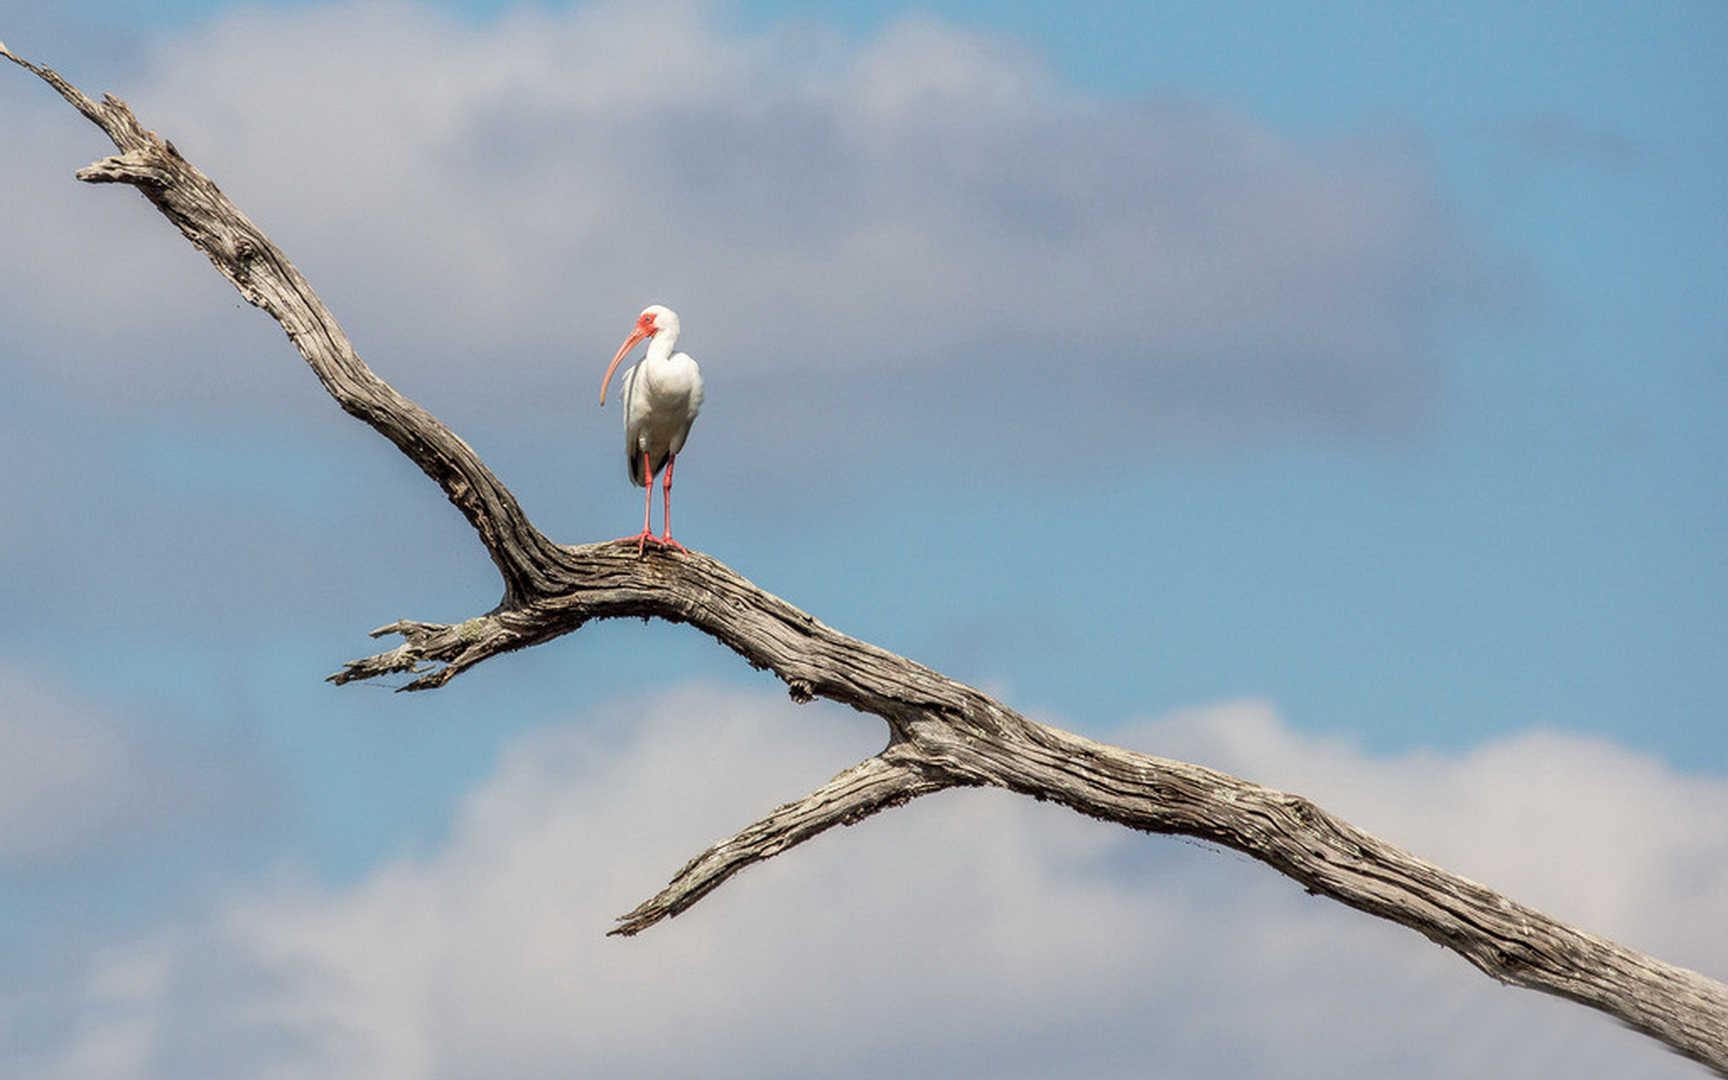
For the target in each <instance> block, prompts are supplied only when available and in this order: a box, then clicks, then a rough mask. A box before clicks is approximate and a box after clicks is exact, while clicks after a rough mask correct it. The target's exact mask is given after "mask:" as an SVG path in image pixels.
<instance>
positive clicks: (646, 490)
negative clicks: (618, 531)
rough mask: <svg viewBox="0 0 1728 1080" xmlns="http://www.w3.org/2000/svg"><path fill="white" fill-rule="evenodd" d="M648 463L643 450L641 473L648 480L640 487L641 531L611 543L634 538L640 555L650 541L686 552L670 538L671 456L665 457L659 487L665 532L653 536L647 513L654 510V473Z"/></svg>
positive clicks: (627, 541)
mask: <svg viewBox="0 0 1728 1080" xmlns="http://www.w3.org/2000/svg"><path fill="white" fill-rule="evenodd" d="M649 464H650V461H649V457H648V453H647V451H643V454H642V473H643V475H645V476H646V477H647V478H648V482H647V483H646V484H644V485H643V487H642V531H641V532H639V533H637V534H636V535H635V536H620V537H619V538H618V539H617V540H615V541H613V543H619V544H628V543H629V542H630V541H632V540H634V541H636V554H637V555H641V554H642V553H643V552H644V551H646V550H647V549H648V544H649V543H650V542H653V543H656V544H659V545H660V546H661V547H675V548H677V549H678V550H679V551H684V552H685V553H686V554H688V551H687V549H686V548H685V547H684V545H683V544H680V543H679V542H678V541H676V540H674V539H672V458H670V457H668V458H667V459H666V479H665V480H664V481H663V482H662V484H661V488H660V490H661V492H662V493H663V495H664V498H665V500H666V509H665V517H666V534H665V535H664V536H655V535H654V529H653V526H652V525H650V524H649V521H650V518H649V515H650V514H651V513H653V510H654V473H653V471H652V470H650V469H649Z"/></svg>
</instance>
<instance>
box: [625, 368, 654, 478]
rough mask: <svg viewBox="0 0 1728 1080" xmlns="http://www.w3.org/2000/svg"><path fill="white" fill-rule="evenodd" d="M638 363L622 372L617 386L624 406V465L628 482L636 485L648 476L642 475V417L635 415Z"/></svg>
mask: <svg viewBox="0 0 1728 1080" xmlns="http://www.w3.org/2000/svg"><path fill="white" fill-rule="evenodd" d="M639 367H640V365H632V366H631V368H630V370H628V371H626V372H625V373H624V380H623V382H622V384H621V385H620V386H619V390H620V394H619V404H621V405H623V406H624V467H625V468H626V469H628V470H629V472H630V482H631V483H632V484H635V485H636V486H637V487H642V486H644V485H646V484H647V483H648V478H647V477H646V476H644V475H642V445H641V436H642V423H643V420H644V418H643V417H640V416H637V415H636V406H637V401H636V372H637V370H638V368H639Z"/></svg>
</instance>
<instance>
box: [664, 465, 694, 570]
mask: <svg viewBox="0 0 1728 1080" xmlns="http://www.w3.org/2000/svg"><path fill="white" fill-rule="evenodd" d="M677 460H678V458H677V457H676V456H671V457H668V458H667V459H666V480H665V482H664V484H663V486H662V489H661V490H662V492H663V494H664V495H665V499H666V506H665V509H664V511H663V512H662V513H661V515H660V524H661V525H662V526H663V527H664V531H662V532H661V534H660V542H661V543H662V544H664V545H666V546H667V547H675V548H677V549H678V550H679V551H684V550H685V548H684V545H683V544H680V543H679V542H678V541H676V540H674V539H672V463H673V462H675V461H677ZM686 554H688V552H686Z"/></svg>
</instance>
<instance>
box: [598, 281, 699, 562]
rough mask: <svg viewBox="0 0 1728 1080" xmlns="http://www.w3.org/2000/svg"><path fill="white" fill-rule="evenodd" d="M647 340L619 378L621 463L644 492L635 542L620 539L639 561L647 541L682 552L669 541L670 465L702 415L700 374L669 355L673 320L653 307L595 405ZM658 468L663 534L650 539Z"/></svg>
mask: <svg viewBox="0 0 1728 1080" xmlns="http://www.w3.org/2000/svg"><path fill="white" fill-rule="evenodd" d="M644 338H646V339H648V353H647V355H646V356H644V357H642V362H641V363H640V364H637V365H636V366H635V367H633V368H630V369H629V370H628V371H626V372H624V378H623V380H622V387H623V390H622V393H623V395H624V460H625V464H626V465H628V466H629V469H630V482H631V483H633V484H639V485H641V486H642V487H643V488H646V489H647V490H646V491H644V492H643V500H642V531H641V532H640V533H638V534H637V535H635V536H626V537H621V539H622V540H634V541H636V553H637V554H638V555H640V554H641V553H642V551H643V549H644V548H645V547H646V545H647V544H648V542H649V541H650V540H652V541H653V542H654V543H656V544H659V545H660V546H661V547H674V548H677V549H678V550H679V551H683V550H684V545H683V544H680V543H679V542H678V541H676V540H674V539H672V463H673V461H675V460H676V459H677V457H678V451H680V450H682V449H684V440H685V439H686V438H687V437H688V436H689V435H690V425H691V424H693V423H695V422H696V414H697V413H698V412H701V411H702V369H701V368H699V367H697V366H696V361H694V360H692V359H690V357H689V356H688V355H687V354H685V353H674V352H673V351H672V348H673V346H675V345H676V344H678V316H677V315H676V314H675V313H674V312H673V311H672V309H671V308H669V307H665V306H663V305H661V304H654V305H652V306H650V307H647V308H644V309H643V310H642V314H641V315H638V316H637V317H636V326H635V328H634V329H632V330H631V331H630V336H629V337H627V338H625V339H624V344H623V345H620V346H619V347H618V355H617V356H614V357H613V358H612V365H611V366H610V367H608V368H607V369H606V377H605V378H604V379H601V380H600V404H602V405H604V404H606V387H607V386H608V385H609V384H610V383H611V382H612V372H614V371H616V370H617V369H618V364H619V362H620V361H622V360H623V359H624V357H625V355H626V354H628V353H629V352H630V350H631V349H633V348H635V347H636V343H637V342H638V341H641V340H642V339H644ZM661 466H665V468H666V481H665V484H664V485H663V489H662V490H663V491H664V492H665V499H666V507H665V510H664V512H663V513H662V516H661V522H662V524H663V525H664V526H665V530H664V531H663V532H662V533H661V535H659V536H655V535H654V531H653V529H651V528H649V526H648V512H649V510H650V509H652V507H653V506H654V477H655V475H656V474H658V473H659V472H660V468H661Z"/></svg>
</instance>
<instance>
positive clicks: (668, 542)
mask: <svg viewBox="0 0 1728 1080" xmlns="http://www.w3.org/2000/svg"><path fill="white" fill-rule="evenodd" d="M631 541H635V543H636V554H637V555H641V554H643V553H644V552H646V551H647V550H648V545H649V544H657V545H659V546H660V547H663V548H667V547H669V548H677V549H678V550H679V551H682V552H683V553H684V554H686V555H688V554H690V549H689V548H687V547H685V546H684V545H683V544H680V543H679V542H678V541H676V540H674V539H672V537H671V535H670V534H668V535H666V536H655V535H654V534H653V533H652V532H649V531H648V530H647V529H643V530H642V531H641V532H639V533H636V534H635V535H633V536H620V537H619V538H618V539H616V540H614V541H612V542H613V543H614V544H628V543H630V542H631Z"/></svg>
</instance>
